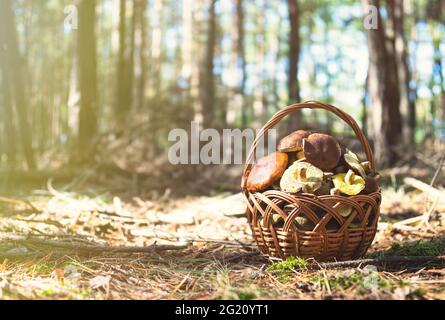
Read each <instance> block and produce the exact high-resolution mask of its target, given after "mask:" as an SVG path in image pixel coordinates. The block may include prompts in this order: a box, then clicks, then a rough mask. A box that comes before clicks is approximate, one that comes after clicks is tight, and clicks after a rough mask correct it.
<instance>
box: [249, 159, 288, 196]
mask: <svg viewBox="0 0 445 320" xmlns="http://www.w3.org/2000/svg"><path fill="white" fill-rule="evenodd" d="M287 162H288V156H287V153H284V152H274V153H271V154H269V155H267V156H265V157H263V158H261V159H260V160H258V162H257V163H256V164H255V165H254V166H253V168H252V170H251V171H250V173H249V177H248V178H247V190H248V191H250V192H257V191H261V190H264V189H266V188H267V187H270V186H271V185H272V184H273V183H274V182H275V181H276V180H277V179H278V178H280V177H281V176H282V175H283V172H284V170H286V167H287Z"/></svg>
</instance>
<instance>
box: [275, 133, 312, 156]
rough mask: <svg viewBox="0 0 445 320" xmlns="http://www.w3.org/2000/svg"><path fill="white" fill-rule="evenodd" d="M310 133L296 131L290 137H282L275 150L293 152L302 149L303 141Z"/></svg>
mask: <svg viewBox="0 0 445 320" xmlns="http://www.w3.org/2000/svg"><path fill="white" fill-rule="evenodd" d="M310 134H311V133H310V132H309V131H306V130H297V131H295V132H292V133H291V134H290V135H288V136H286V137H284V138H283V139H281V140H280V142H279V143H278V146H277V149H278V151H280V152H293V151H300V150H302V149H303V139H304V138H307V137H309V136H310Z"/></svg>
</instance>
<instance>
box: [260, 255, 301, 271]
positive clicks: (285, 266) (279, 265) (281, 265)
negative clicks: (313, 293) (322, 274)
mask: <svg viewBox="0 0 445 320" xmlns="http://www.w3.org/2000/svg"><path fill="white" fill-rule="evenodd" d="M308 265H309V262H307V261H306V260H305V259H303V258H300V257H289V258H287V259H286V260H284V261H280V262H274V263H272V264H271V265H270V266H269V267H268V268H267V271H292V270H295V269H307V267H308Z"/></svg>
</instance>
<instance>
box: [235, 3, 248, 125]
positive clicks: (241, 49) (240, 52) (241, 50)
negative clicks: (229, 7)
mask: <svg viewBox="0 0 445 320" xmlns="http://www.w3.org/2000/svg"><path fill="white" fill-rule="evenodd" d="M236 28H237V30H238V32H237V33H238V37H237V44H236V48H237V56H238V64H239V65H238V68H239V72H240V84H239V90H238V94H239V96H240V100H241V126H242V127H243V128H245V127H246V126H247V108H246V105H245V103H244V95H245V92H246V48H245V45H244V39H245V31H244V6H243V0H236Z"/></svg>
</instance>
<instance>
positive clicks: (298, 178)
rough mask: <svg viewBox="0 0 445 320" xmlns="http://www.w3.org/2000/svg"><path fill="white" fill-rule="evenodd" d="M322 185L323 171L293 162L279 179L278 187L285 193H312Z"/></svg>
mask: <svg viewBox="0 0 445 320" xmlns="http://www.w3.org/2000/svg"><path fill="white" fill-rule="evenodd" d="M322 183H323V171H321V170H320V169H318V168H317V167H315V166H313V165H311V164H310V163H308V162H305V161H297V162H294V163H293V164H292V165H291V166H290V167H289V168H287V170H286V171H284V174H283V176H282V177H281V181H280V187H281V190H283V191H285V192H291V193H296V192H300V191H303V192H306V193H314V192H315V191H317V190H318V189H319V188H320V187H321V186H322Z"/></svg>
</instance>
